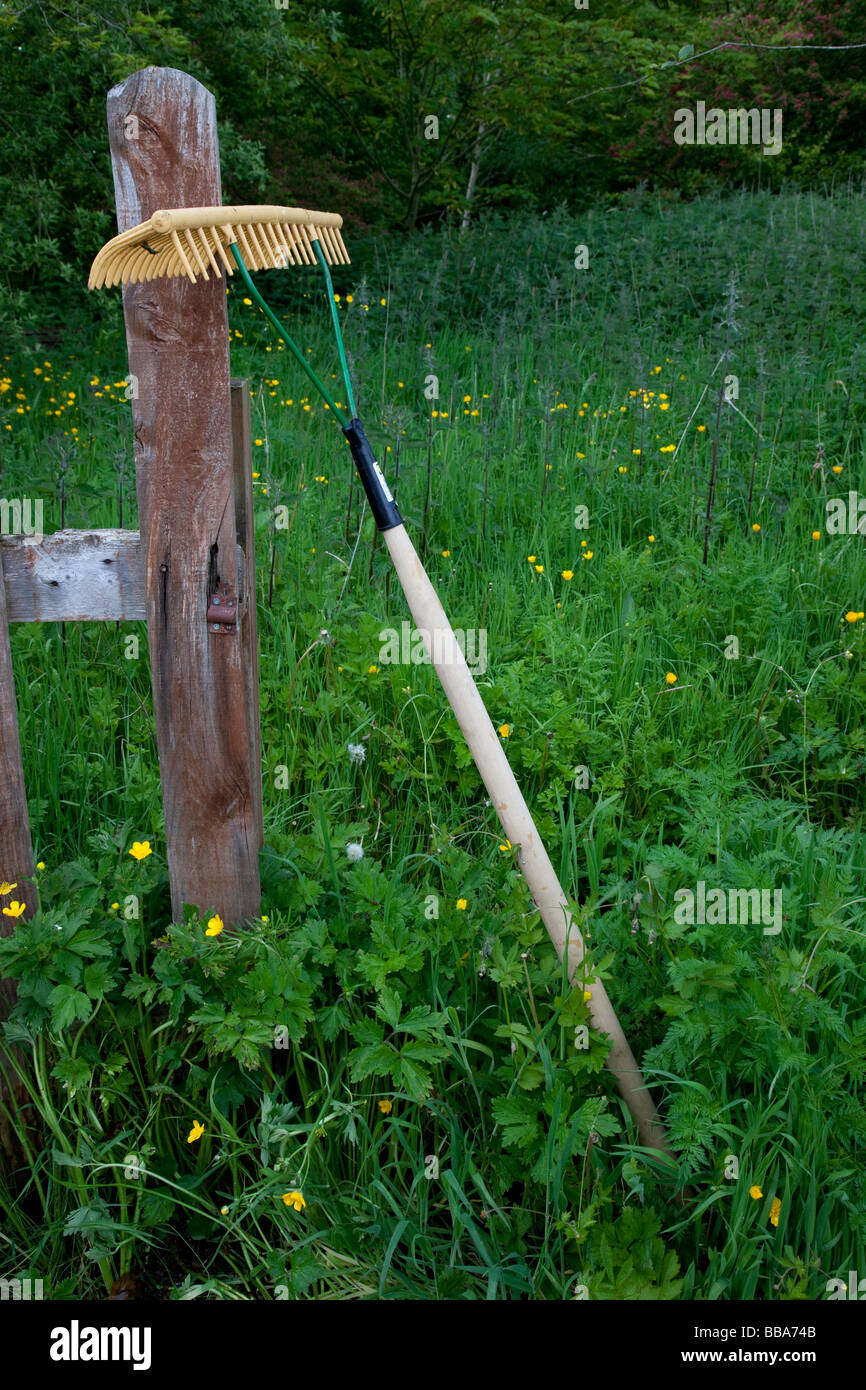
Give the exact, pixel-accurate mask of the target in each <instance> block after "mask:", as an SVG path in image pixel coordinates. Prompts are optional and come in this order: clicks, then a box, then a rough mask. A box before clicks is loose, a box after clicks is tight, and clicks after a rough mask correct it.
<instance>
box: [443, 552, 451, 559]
mask: <svg viewBox="0 0 866 1390" xmlns="http://www.w3.org/2000/svg"><path fill="white" fill-rule="evenodd" d="M450 554H451V551H450V550H443V551H442V558H443V560H447V558H448V556H449V555H450Z"/></svg>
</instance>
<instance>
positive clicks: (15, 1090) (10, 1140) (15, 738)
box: [0, 559, 38, 1158]
mask: <svg viewBox="0 0 866 1390" xmlns="http://www.w3.org/2000/svg"><path fill="white" fill-rule="evenodd" d="M35 876H36V866H35V864H34V862H33V845H32V843H31V840H30V822H29V818H28V815H27V795H26V793H25V790H24V768H23V766H22V762H21V742H20V739H19V734H18V707H17V703H16V700H15V681H14V677H13V673H12V653H11V650H10V646H9V625H8V620H7V613H6V585H5V582H4V580H3V562H2V559H0V882H3V881H4V880H5V881H7V882H8V883H14V884H15V890H14V892H12V893H6V894H4V895H3V896H2V897H0V909H2V908H4V907H8V906H9V904H10V903H12V902H18V903H23V904H24V908H25V911H24V912H23V913H22V914H21V915H22V917H32V915H33V913H34V912H35V911H36V907H37V902H38V899H37V896H36V885H35V881H34V880H35ZM18 920H19V919H18V918H15V917H6V916H4V915H3V914H2V911H0V936H11V934H12V932H13V931H14V930H15V926H16V922H17V921H18ZM15 999H16V992H15V982H14V980H3V979H0V1019H5V1018H7V1017H8V1015H9V1011H10V1009H11V1008H12V1006H13V1005H14V1003H15ZM13 1060H14V1061H16V1062H17V1063H18V1064H19V1065H21V1064H22V1063H23V1060H24V1059H23V1056H22V1053H21V1051H20V1049H18V1048H12V1047H10V1046H8V1044H6V1043H4V1042H3V1040H2V1038H0V1101H2V1102H8V1101H9V1100H10V1099H12V1098H14V1099H15V1100H16V1101H19V1102H20V1101H22V1100H23V1099H24V1095H25V1088H24V1087H23V1086H21V1085H20V1083H18V1082H17V1080H16V1078H15V1074H14V1070H13V1066H12V1063H13ZM4 1109H5V1105H4V1106H3V1107H2V1108H0V1155H3V1154H6V1155H8V1156H15V1157H16V1158H20V1154H19V1153H18V1146H17V1144H16V1143H15V1139H14V1136H13V1132H12V1128H11V1126H10V1124H9V1121H8V1120H7V1119H6V1116H5V1114H4V1113H3V1110H4Z"/></svg>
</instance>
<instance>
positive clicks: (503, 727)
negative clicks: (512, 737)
mask: <svg viewBox="0 0 866 1390" xmlns="http://www.w3.org/2000/svg"><path fill="white" fill-rule="evenodd" d="M499 732H500V733H501V735H502V737H503V738H508V735H509V734H510V733H511V725H510V724H500V725H499Z"/></svg>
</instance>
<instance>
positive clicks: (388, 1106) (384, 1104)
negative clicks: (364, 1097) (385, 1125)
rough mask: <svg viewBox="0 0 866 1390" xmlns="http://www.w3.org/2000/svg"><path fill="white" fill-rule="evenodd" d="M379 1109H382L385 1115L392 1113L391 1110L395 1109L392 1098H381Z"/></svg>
mask: <svg viewBox="0 0 866 1390" xmlns="http://www.w3.org/2000/svg"><path fill="white" fill-rule="evenodd" d="M379 1109H380V1110H381V1112H382V1114H383V1115H390V1114H391V1111H392V1110H393V1109H394V1106H393V1104H392V1103H391V1101H390V1100H380V1101H379Z"/></svg>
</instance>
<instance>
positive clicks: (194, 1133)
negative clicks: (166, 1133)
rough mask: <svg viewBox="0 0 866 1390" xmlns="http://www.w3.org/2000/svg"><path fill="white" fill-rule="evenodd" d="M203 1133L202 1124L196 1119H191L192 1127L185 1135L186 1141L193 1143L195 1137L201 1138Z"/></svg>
mask: <svg viewBox="0 0 866 1390" xmlns="http://www.w3.org/2000/svg"><path fill="white" fill-rule="evenodd" d="M203 1134H204V1125H202V1124H199V1122H198V1120H194V1121H193V1126H192V1129H191V1130H190V1132H189V1134H188V1135H187V1136H186V1142H187V1143H188V1144H194V1143H195V1142H196V1140H197V1139H201V1137H202V1135H203Z"/></svg>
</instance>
